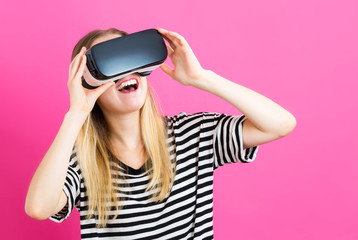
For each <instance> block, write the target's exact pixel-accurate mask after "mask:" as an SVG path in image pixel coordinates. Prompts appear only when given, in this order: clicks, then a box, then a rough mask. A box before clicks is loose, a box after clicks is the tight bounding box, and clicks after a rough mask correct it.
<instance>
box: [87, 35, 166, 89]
mask: <svg viewBox="0 0 358 240" xmlns="http://www.w3.org/2000/svg"><path fill="white" fill-rule="evenodd" d="M85 54H86V57H87V63H86V66H85V70H84V73H83V76H82V85H83V86H84V87H85V88H88V89H94V88H97V87H98V86H100V85H102V84H104V83H106V82H108V81H114V82H117V81H118V80H119V79H121V78H123V77H125V76H127V75H129V74H131V73H138V74H139V75H141V76H147V75H149V74H151V72H152V71H153V70H154V69H156V68H157V67H159V66H160V65H161V64H162V63H164V61H165V59H166V58H167V56H168V52H167V47H166V44H165V42H164V40H163V37H162V35H161V34H160V33H159V32H158V31H157V30H156V29H148V30H144V31H140V32H135V33H132V34H128V35H124V36H122V37H118V38H114V39H111V40H108V41H105V42H101V43H98V44H96V45H94V46H93V47H91V48H90V49H88V50H87V51H86V53H85Z"/></svg>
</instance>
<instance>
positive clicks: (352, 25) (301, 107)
mask: <svg viewBox="0 0 358 240" xmlns="http://www.w3.org/2000/svg"><path fill="white" fill-rule="evenodd" d="M357 8H358V6H357V1H356V0H345V1H338V0H301V1H279V0H274V1H265V0H255V1H236V0H231V1H211V2H210V1H207V0H206V1H195V0H190V1H188V0H181V1H174V2H172V1H119V0H107V1H92V0H86V1H68V0H66V1H58V2H57V3H54V1H45V0H39V1H18V0H13V1H1V2H0V18H1V21H0V29H1V30H0V31H1V37H0V41H1V52H0V68H1V85H2V91H1V95H0V96H1V118H0V121H1V123H0V135H1V155H2V165H3V167H2V174H1V175H0V178H1V181H0V182H1V190H2V193H1V196H2V197H1V213H2V216H1V218H0V221H1V223H0V226H1V229H2V230H1V236H2V237H1V238H2V239H38V240H41V239H52V240H55V239H65V238H66V239H79V238H80V228H79V221H78V213H77V212H76V213H74V214H73V215H72V216H71V217H70V218H69V219H68V220H66V221H65V222H63V223H62V224H57V223H54V222H52V221H50V220H45V221H38V220H34V219H31V218H30V217H28V216H27V215H26V214H25V212H24V201H25V196H26V192H27V188H28V185H29V182H30V180H31V177H32V175H33V173H34V171H35V169H36V167H37V166H38V164H39V163H40V161H41V158H42V157H43V155H44V154H45V153H46V150H47V149H48V147H49V146H50V144H51V142H52V140H53V138H54V137H55V135H56V133H57V130H58V128H59V126H60V124H61V122H62V119H63V116H64V114H65V112H66V111H67V109H68V107H69V96H68V91H67V77H68V66H69V64H70V55H71V52H72V48H73V47H74V44H75V43H76V42H77V41H78V40H79V39H80V37H82V36H83V35H84V34H86V33H87V32H88V31H90V30H92V29H94V28H108V27H112V26H114V27H117V28H120V29H123V30H126V31H128V32H135V31H139V30H144V29H147V28H155V27H163V28H166V29H169V30H172V31H175V32H178V33H179V34H181V35H183V36H184V37H185V38H186V39H187V41H188V42H189V44H190V46H191V47H192V49H193V51H194V53H195V54H196V56H197V57H198V59H199V61H200V62H201V64H202V66H203V67H204V68H207V69H211V70H213V71H215V72H216V73H218V74H220V75H222V76H224V77H226V78H228V79H231V80H232V81H234V82H236V83H238V84H242V85H244V86H246V87H248V88H251V89H253V90H254V91H257V92H258V93H261V94H263V95H265V96H267V97H269V98H270V99H272V100H273V101H275V102H277V103H278V104H280V105H281V106H282V107H284V108H286V109H287V110H288V111H290V112H291V113H293V114H294V116H295V117H296V120H297V126H296V128H295V130H294V131H293V132H292V133H291V134H290V135H289V136H287V137H285V138H283V139H280V140H278V141H275V142H271V143H267V144H264V145H261V147H260V150H259V153H258V155H257V158H256V160H255V161H254V162H253V163H251V164H240V163H237V164H231V165H225V166H223V167H221V168H219V169H217V170H216V171H215V184H214V232H215V239H216V240H221V239H245V240H262V239H276V240H281V239H285V240H287V239H290V240H296V239H325V240H330V239H345V240H353V239H358V217H357V216H358V204H357V203H358V191H357V189H358V177H357V167H358V156H357V155H358V154H357V152H356V151H354V149H355V148H356V149H357V147H358V140H357V136H356V135H357V133H358V131H357V130H358V127H357V122H358V116H357V115H358V113H357V110H356V109H357V102H358V101H357V100H358V94H357V88H358V84H357V82H358V81H357V80H358V69H357V66H358V47H357V43H358V34H357V29H358V18H357ZM148 79H149V80H150V81H151V82H152V84H153V85H154V87H155V89H156V91H157V93H158V95H159V97H160V100H161V103H162V106H163V109H164V111H165V112H166V114H168V115H173V114H178V113H179V112H180V111H185V112H187V113H194V112H196V111H216V112H225V113H229V114H240V112H238V111H237V110H236V109H235V108H234V107H233V106H231V105H230V104H228V103H226V102H224V101H223V100H221V99H219V98H218V97H216V96H214V95H211V94H209V93H206V92H204V91H201V90H197V89H195V88H192V87H185V86H181V85H179V83H177V82H175V81H174V80H172V79H170V78H169V77H168V76H167V75H165V74H164V73H163V72H162V71H161V70H160V69H158V70H156V71H155V72H154V73H153V74H152V75H151V76H149V77H148Z"/></svg>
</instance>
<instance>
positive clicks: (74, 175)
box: [49, 150, 81, 223]
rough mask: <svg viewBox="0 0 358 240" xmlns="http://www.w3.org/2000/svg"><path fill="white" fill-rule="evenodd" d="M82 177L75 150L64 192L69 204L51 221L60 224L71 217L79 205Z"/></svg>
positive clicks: (53, 216) (52, 217)
mask: <svg viewBox="0 0 358 240" xmlns="http://www.w3.org/2000/svg"><path fill="white" fill-rule="evenodd" d="M80 175H81V171H80V169H79V165H78V163H77V160H76V153H75V150H73V151H72V154H71V157H70V161H69V165H68V169H67V174H66V179H65V182H64V185H63V191H64V193H65V194H66V196H67V204H66V205H65V206H64V208H63V209H62V210H61V211H59V212H58V213H56V214H54V215H52V216H51V217H50V218H49V219H50V220H52V221H54V222H58V223H60V222H62V221H63V220H65V219H67V218H68V217H69V216H70V214H71V212H72V210H73V207H74V206H76V205H77V204H78V203H79V199H80V198H79V196H80Z"/></svg>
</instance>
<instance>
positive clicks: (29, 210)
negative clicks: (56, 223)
mask: <svg viewBox="0 0 358 240" xmlns="http://www.w3.org/2000/svg"><path fill="white" fill-rule="evenodd" d="M25 212H26V214H27V215H28V216H29V217H31V218H34V219H37V220H45V219H47V218H49V215H48V214H46V213H45V212H44V211H43V209H41V208H40V207H38V206H31V205H30V204H28V203H26V204H25Z"/></svg>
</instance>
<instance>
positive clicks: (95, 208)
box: [72, 28, 176, 227]
mask: <svg viewBox="0 0 358 240" xmlns="http://www.w3.org/2000/svg"><path fill="white" fill-rule="evenodd" d="M107 34H119V35H121V36H124V35H127V34H128V33H127V32H125V31H121V30H118V29H115V28H109V29H107V30H93V31H91V32H89V33H88V34H86V35H85V36H84V37H82V38H81V39H80V41H79V42H78V43H77V44H76V46H75V47H74V49H73V52H72V59H73V58H74V57H75V56H76V55H77V54H78V53H79V52H80V50H81V48H82V47H83V46H85V47H86V48H87V49H88V48H90V46H91V44H92V43H93V42H94V41H95V39H97V38H98V37H101V36H104V35H107ZM140 129H141V136H142V140H143V142H144V148H145V151H146V153H148V156H149V158H148V160H147V161H146V162H145V165H144V168H145V170H146V171H148V170H149V171H148V175H149V178H150V181H149V184H148V185H147V188H146V191H151V190H156V191H153V192H154V194H152V195H151V196H152V200H153V201H155V202H159V201H163V200H164V199H165V198H166V197H167V196H168V195H167V194H169V193H170V191H171V188H172V186H173V183H174V176H175V168H176V166H175V161H171V159H170V154H169V150H168V149H169V148H168V147H169V146H168V142H167V137H168V136H167V128H166V122H165V118H164V117H163V116H162V109H161V108H160V105H159V104H158V100H157V98H156V95H155V92H154V91H153V89H152V88H151V85H150V83H149V81H148V92H147V96H146V99H145V102H144V104H143V106H142V108H141V109H140ZM108 136H109V130H108V126H107V124H106V121H105V118H104V116H103V113H102V111H101V108H100V107H99V105H98V104H97V103H96V104H95V106H94V108H93V110H92V111H91V113H90V114H89V115H88V117H87V119H86V121H85V123H84V124H83V126H82V128H81V130H80V132H79V134H78V137H77V140H76V143H75V147H76V154H77V159H78V162H79V166H80V169H81V173H82V177H83V179H84V184H85V187H86V191H87V196H88V204H89V207H88V212H89V214H88V215H87V219H90V218H91V217H93V215H95V214H96V213H95V212H97V214H98V220H99V223H98V224H97V227H105V226H106V224H107V222H108V219H109V212H110V210H111V204H109V203H110V202H113V203H114V204H115V207H116V214H115V216H113V218H116V217H117V215H118V212H119V210H120V209H121V208H122V207H119V204H118V203H119V202H120V201H121V200H122V199H121V198H117V191H116V189H115V185H114V184H113V178H117V177H120V178H123V176H120V174H119V171H116V173H115V174H113V168H112V166H113V165H112V163H113V161H114V160H113V156H114V152H113V148H112V146H111V144H110V141H109V137H108Z"/></svg>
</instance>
